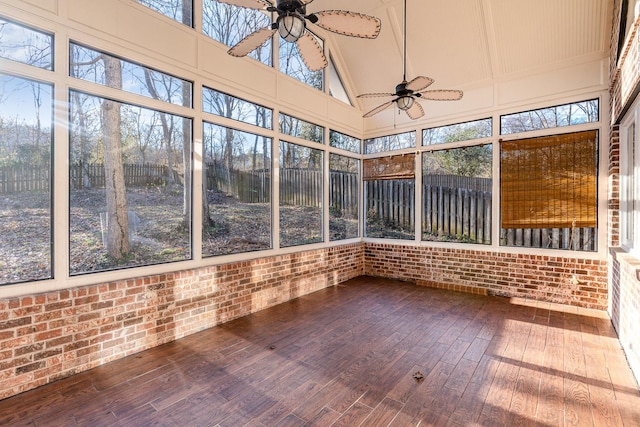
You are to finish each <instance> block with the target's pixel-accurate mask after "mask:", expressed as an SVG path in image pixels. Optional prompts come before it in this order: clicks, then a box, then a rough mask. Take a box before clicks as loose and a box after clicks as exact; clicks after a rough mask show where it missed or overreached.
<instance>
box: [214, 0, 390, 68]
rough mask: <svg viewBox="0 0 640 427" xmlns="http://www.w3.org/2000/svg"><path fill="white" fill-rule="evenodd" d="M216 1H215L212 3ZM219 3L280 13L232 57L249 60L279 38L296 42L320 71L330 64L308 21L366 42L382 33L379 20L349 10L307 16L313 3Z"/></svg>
mask: <svg viewBox="0 0 640 427" xmlns="http://www.w3.org/2000/svg"><path fill="white" fill-rule="evenodd" d="M211 1H213V0H211ZM218 1H219V2H220V3H225V4H230V5H233V6H239V7H245V8H248V9H254V10H266V11H268V12H272V13H277V14H278V17H277V19H276V21H275V22H274V23H272V24H271V25H269V26H267V27H263V28H260V29H258V30H256V31H254V32H252V33H251V34H249V35H247V36H246V37H245V38H243V39H242V40H240V41H239V42H238V43H237V44H236V45H235V46H233V47H231V49H229V51H228V53H229V55H231V56H237V57H241V56H246V55H248V54H249V53H251V52H252V51H254V50H255V49H257V48H259V47H260V46H262V45H263V44H264V43H265V42H266V41H267V40H269V38H271V37H272V36H273V34H275V32H276V31H277V32H278V34H279V35H280V36H281V37H282V38H283V39H284V40H285V41H287V42H295V43H296V45H297V46H298V51H299V52H300V56H301V57H302V60H303V61H304V63H305V65H306V66H307V67H308V68H309V70H311V71H318V70H321V69H322V68H324V67H326V66H327V65H328V64H329V63H328V61H327V59H326V57H325V56H324V52H323V49H322V46H320V44H319V43H318V42H317V40H316V39H315V37H314V36H313V35H312V34H311V33H310V32H308V31H306V29H307V21H309V22H310V23H312V24H316V25H317V26H318V27H320V28H323V29H325V30H327V31H331V32H333V33H336V34H341V35H344V36H350V37H359V38H365V39H374V38H376V37H378V34H379V33H380V19H378V18H376V17H375V16H369V15H363V14H360V13H355V12H349V11H346V10H325V11H321V12H315V13H310V14H308V15H307V5H308V4H309V3H311V2H312V1H313V0H277V2H276V5H275V6H274V4H273V3H271V1H269V0H218Z"/></svg>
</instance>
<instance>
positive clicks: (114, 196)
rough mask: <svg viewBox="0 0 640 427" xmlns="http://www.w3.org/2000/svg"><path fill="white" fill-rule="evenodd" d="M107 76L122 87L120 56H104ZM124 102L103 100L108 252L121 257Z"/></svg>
mask: <svg viewBox="0 0 640 427" xmlns="http://www.w3.org/2000/svg"><path fill="white" fill-rule="evenodd" d="M103 61H104V64H105V79H106V81H107V85H108V86H110V87H122V64H121V62H120V60H119V59H116V58H113V57H110V56H108V55H104V56H103ZM120 109H121V105H120V103H119V102H115V101H111V100H108V99H105V100H103V102H102V129H103V131H102V134H103V141H104V172H105V184H106V193H107V194H106V195H107V212H106V214H107V221H108V227H107V239H106V242H107V252H108V253H109V255H111V256H112V257H113V258H115V259H122V258H124V257H125V255H126V254H127V253H128V252H129V218H128V210H127V197H126V187H125V182H124V166H123V162H122V152H121V127H120V126H121V123H120V121H121V119H120Z"/></svg>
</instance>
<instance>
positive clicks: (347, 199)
mask: <svg viewBox="0 0 640 427" xmlns="http://www.w3.org/2000/svg"><path fill="white" fill-rule="evenodd" d="M329 174H330V176H329V240H340V239H351V238H354V237H358V236H359V235H360V233H359V232H358V197H359V194H360V193H359V192H360V160H358V159H353V158H351V157H347V156H341V155H339V154H333V153H331V154H330V155H329Z"/></svg>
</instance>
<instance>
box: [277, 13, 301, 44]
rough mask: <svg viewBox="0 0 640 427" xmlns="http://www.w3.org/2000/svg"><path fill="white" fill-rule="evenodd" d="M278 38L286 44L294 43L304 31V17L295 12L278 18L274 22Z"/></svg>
mask: <svg viewBox="0 0 640 427" xmlns="http://www.w3.org/2000/svg"><path fill="white" fill-rule="evenodd" d="M274 25H276V27H277V29H278V33H279V34H280V37H282V38H283V39H285V40H286V41H288V42H291V43H292V42H295V41H298V39H299V38H300V37H301V36H302V34H303V33H304V30H305V28H306V27H305V24H304V17H303V16H300V15H299V14H297V13H295V12H291V13H287V14H286V15H283V16H280V17H278V21H277V22H276V24H274Z"/></svg>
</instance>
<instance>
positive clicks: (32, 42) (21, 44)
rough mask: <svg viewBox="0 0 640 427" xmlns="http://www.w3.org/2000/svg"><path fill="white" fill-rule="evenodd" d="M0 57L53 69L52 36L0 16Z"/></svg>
mask: <svg viewBox="0 0 640 427" xmlns="http://www.w3.org/2000/svg"><path fill="white" fill-rule="evenodd" d="M0 58H5V59H11V60H12V61H17V62H21V63H23V64H27V65H33V66H34V67H38V68H43V69H45V70H53V36H52V35H50V34H46V33H44V32H42V31H38V30H34V29H32V28H29V27H26V26H24V25H21V24H17V23H15V22H11V21H7V20H6V19H3V18H1V17H0Z"/></svg>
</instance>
